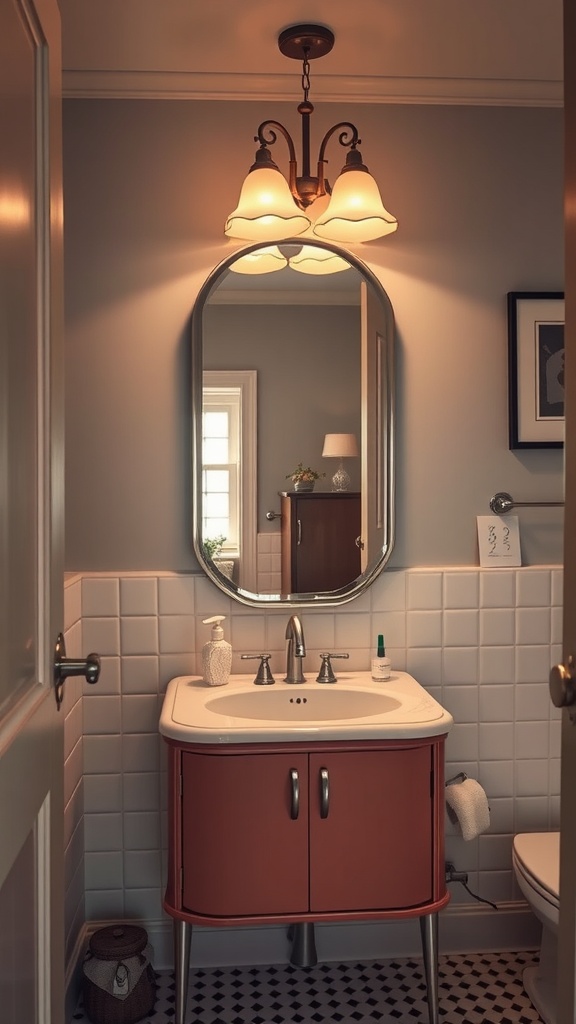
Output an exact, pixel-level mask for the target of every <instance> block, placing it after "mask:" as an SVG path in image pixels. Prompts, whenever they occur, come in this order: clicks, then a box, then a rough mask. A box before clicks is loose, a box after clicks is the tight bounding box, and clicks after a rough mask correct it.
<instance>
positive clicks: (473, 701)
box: [68, 535, 562, 920]
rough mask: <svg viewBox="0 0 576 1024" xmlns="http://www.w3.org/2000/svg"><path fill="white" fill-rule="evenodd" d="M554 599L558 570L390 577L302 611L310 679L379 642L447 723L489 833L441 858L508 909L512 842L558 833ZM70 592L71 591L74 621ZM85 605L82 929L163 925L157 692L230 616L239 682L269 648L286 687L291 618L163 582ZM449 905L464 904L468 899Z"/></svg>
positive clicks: (137, 581) (185, 669)
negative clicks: (552, 694)
mask: <svg viewBox="0 0 576 1024" xmlns="http://www.w3.org/2000/svg"><path fill="white" fill-rule="evenodd" d="M266 536H267V537H269V538H270V537H272V536H274V535H266ZM266 544H267V545H268V550H267V551H265V552H264V553H265V554H271V553H272V552H271V550H270V547H271V541H270V540H268V541H267V542H266ZM561 588H562V570H561V569H558V568H554V567H542V568H533V567H531V568H529V569H518V570H488V569H486V570H484V569H476V568H463V569H454V568H447V569H446V570H443V569H441V568H435V569H411V570H406V571H394V570H389V571H387V572H385V573H383V574H382V576H381V577H380V579H378V580H377V581H376V582H375V583H374V584H373V586H372V587H371V588H370V590H369V592H368V593H367V594H365V595H363V596H362V597H361V598H360V599H358V600H357V601H353V602H351V603H350V604H348V605H345V606H343V607H342V608H341V609H339V610H338V611H333V610H332V609H321V608H319V609H304V610H303V611H302V613H301V617H302V620H303V623H304V628H305V632H306V638H307V646H308V656H307V659H306V664H305V670H306V672H307V674H308V675H309V676H311V677H313V676H314V674H315V669H316V666H317V665H318V664H319V659H318V653H319V652H320V651H321V650H323V649H330V650H334V651H341V652H345V653H348V654H350V660H349V661H348V662H346V668H347V669H350V668H351V669H354V668H356V669H367V668H369V665H370V658H371V656H372V654H373V649H374V645H375V640H376V636H377V634H378V633H384V635H385V637H386V648H387V653H388V654H389V655H390V656H391V658H392V663H393V666H394V667H396V668H406V669H407V671H409V672H411V673H412V674H413V675H414V676H415V677H416V678H417V679H418V680H419V681H420V682H421V683H422V684H423V685H424V686H426V687H428V688H429V689H430V692H432V693H433V694H434V696H435V697H436V698H437V699H439V700H440V701H441V702H442V703H444V704H445V706H446V707H447V708H448V709H449V710H450V711H451V713H452V714H453V716H454V719H455V727H454V729H453V731H452V732H451V734H450V736H449V738H448V742H447V775H454V774H456V773H457V772H458V771H461V770H462V771H466V772H467V773H468V774H469V775H470V776H471V777H473V778H477V779H479V781H480V782H481V783H482V785H483V786H484V787H485V789H486V791H487V794H488V796H489V800H490V805H491V828H490V832H489V833H488V834H487V835H486V836H482V837H480V839H479V840H477V841H475V842H472V843H465V842H464V841H463V840H462V838H461V837H459V836H458V835H454V834H448V836H447V856H448V857H449V859H450V860H452V861H453V862H454V863H455V864H457V866H458V868H459V869H461V870H466V871H469V872H470V885H471V888H472V889H476V890H477V891H478V892H479V893H480V895H484V896H485V897H486V898H488V899H497V900H504V899H511V898H516V897H517V892H516V889H515V887H514V882H513V876H512V870H511V858H510V850H511V839H512V835H513V834H514V832H516V831H519V830H521V829H526V828H531V829H546V828H548V827H554V826H555V825H556V824H557V821H558V807H559V803H558V793H559V772H558V765H559V760H558V759H559V742H560V741H559V726H560V722H559V718H558V713H557V712H556V711H555V710H554V709H553V708H552V705H551V704H550V701H549V699H548V690H547V677H548V671H549V668H550V665H551V664H552V663H553V660H554V654H555V653H556V648H555V647H554V644H556V645H557V644H558V643H559V642H560V638H561V600H562V589H561ZM79 593H80V592H79V590H74V591H73V592H71V593H70V594H69V596H68V607H69V608H70V609H72V608H73V607H74V605H75V603H76V604H77V603H78V598H79ZM81 595H82V601H83V604H82V616H83V618H82V628H83V645H82V646H83V649H84V650H85V651H86V650H88V649H94V650H98V647H99V646H100V645H103V646H101V652H100V653H102V654H104V655H105V657H104V658H103V670H102V681H101V683H100V684H98V686H97V687H88V686H87V685H84V689H83V693H84V697H83V704H84V714H83V722H84V728H83V735H82V737H80V739H78V738H76V740H74V737H75V736H76V737H77V732H78V728H79V726H78V723H79V718H78V712H77V711H74V710H73V708H70V709H69V712H68V713H69V714H70V725H69V730H70V731H69V743H70V744H73V749H71V751H70V754H69V757H70V758H72V757H73V753H74V750H76V752H77V746H78V743H80V745H81V748H82V749H83V756H84V790H83V795H84V800H85V813H86V822H87V836H86V844H87V845H86V854H85V858H86V913H87V917H88V919H89V920H93V919H105V918H108V917H109V916H112V917H117V916H122V915H124V914H125V915H127V916H139V917H141V918H142V919H144V920H145V919H147V918H148V919H149V918H150V917H151V916H152V917H155V918H156V919H159V918H160V917H161V915H162V911H161V899H162V894H163V885H164V878H163V875H162V868H161V864H162V857H163V854H164V861H165V834H164V831H163V829H164V828H165V823H164V811H165V802H166V797H165V788H166V780H165V774H164V772H163V770H162V766H163V764H164V745H163V741H162V740H161V738H160V737H159V735H158V731H157V723H158V717H159V711H160V706H161V700H162V695H163V693H164V691H165V687H166V684H167V682H168V680H169V679H170V678H171V677H172V676H175V675H181V674H191V673H193V672H196V671H198V670H199V668H200V663H201V662H200V652H201V647H202V644H203V643H204V642H205V641H206V640H207V639H208V627H207V626H205V625H204V624H203V622H202V620H203V619H204V618H206V617H207V616H208V615H213V614H217V613H218V614H223V615H225V616H226V617H227V621H226V623H225V627H226V631H227V636H228V637H229V639H230V640H231V642H232V644H233V650H234V660H233V671H237V672H239V671H242V672H245V671H246V666H247V663H246V662H244V661H241V660H240V655H241V654H242V653H258V652H260V651H269V652H270V653H271V655H272V658H271V666H272V669H273V671H274V672H275V674H276V676H277V678H280V677H281V674H282V668H283V664H284V657H285V636H284V634H285V629H286V621H287V614H288V613H287V612H286V610H279V609H272V608H271V609H251V608H249V607H247V606H244V605H239V604H236V603H234V602H232V601H231V600H230V599H229V598H228V597H227V596H226V595H225V594H223V593H222V592H221V591H219V590H218V589H217V588H215V587H214V585H213V584H212V583H210V582H209V581H208V580H206V579H205V578H204V577H200V576H197V577H194V576H185V575H182V576H180V575H176V574H170V573H166V574H159V575H155V574H152V573H147V574H134V575H131V574H129V573H127V574H118V576H114V577H109V576H106V577H95V576H90V575H87V576H85V577H84V578H83V580H82V590H81ZM78 613H79V609H78V611H77V612H76V614H78ZM71 614H73V613H72V612H71ZM75 626H76V620H75V621H74V622H70V624H69V628H70V629H74V628H75ZM336 664H337V663H336ZM70 763H71V764H72V761H71V762H70ZM73 793H74V791H72V792H70V794H69V799H70V800H71V801H72V797H73ZM70 806H71V807H72V806H73V805H72V802H71V804H70ZM120 819H121V824H122V827H121V828H119V824H118V822H119V820H120ZM455 897H456V898H457V900H459V901H464V902H466V901H468V900H469V899H470V897H469V896H468V895H467V894H466V893H465V892H464V891H462V893H459V894H456V891H455Z"/></svg>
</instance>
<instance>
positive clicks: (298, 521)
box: [296, 519, 302, 544]
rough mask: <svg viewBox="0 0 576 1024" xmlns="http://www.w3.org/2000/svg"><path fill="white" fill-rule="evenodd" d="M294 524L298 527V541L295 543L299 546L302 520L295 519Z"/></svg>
mask: <svg viewBox="0 0 576 1024" xmlns="http://www.w3.org/2000/svg"><path fill="white" fill-rule="evenodd" d="M296 523H297V526H298V540H297V541H296V543H297V544H301V543H302V520H301V519H297V520H296Z"/></svg>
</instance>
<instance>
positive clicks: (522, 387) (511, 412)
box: [507, 292, 564, 450]
mask: <svg viewBox="0 0 576 1024" xmlns="http://www.w3.org/2000/svg"><path fill="white" fill-rule="evenodd" d="M507 311H508V447H509V449H510V450H514V449H520V448H562V447H563V446H564V380H563V377H564V292H508V295H507Z"/></svg>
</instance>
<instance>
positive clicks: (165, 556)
mask: <svg viewBox="0 0 576 1024" xmlns="http://www.w3.org/2000/svg"><path fill="white" fill-rule="evenodd" d="M295 107H296V104H294V105H292V104H281V103H279V104H267V103H265V102H263V103H262V104H258V105H255V104H251V103H242V102H237V103H220V102H193V101H189V102H187V101H170V102H163V101H146V100H135V101H115V100H108V101H107V100H101V101H100V100H98V101H97V100H86V101H85V100H68V101H66V102H65V104H64V144H65V148H64V187H65V243H66V249H65V257H66V266H65V271H66V322H67V362H66V372H67V405H66V417H67V437H66V444H67V455H66V459H67V462H66V471H67V504H66V514H67V529H66V537H67V554H66V563H67V568H68V569H70V570H74V569H79V570H80V569H82V570H109V569H110V570H115V571H119V570H130V569H157V570H161V569H164V570H169V569H182V570H185V569H189V568H193V567H194V566H195V564H196V563H195V559H194V556H193V553H192V545H191V541H190V525H189V523H190V501H189V491H190V474H189V427H190V400H189V340H188V335H189V320H190V312H191V309H192V306H193V303H194V300H195V296H196V294H197V292H198V290H199V288H200V286H201V284H202V282H203V281H204V279H205V278H206V277H207V275H208V274H209V272H210V271H211V270H212V269H213V267H214V266H216V265H217V264H218V263H219V262H220V260H222V259H223V258H224V257H225V256H226V255H228V254H229V253H230V252H232V251H233V250H234V249H235V248H237V246H235V245H234V244H233V243H232V242H231V241H229V240H227V239H225V238H224V236H223V234H222V225H223V223H224V220H225V217H226V214H227V213H228V212H229V211H230V210H231V209H232V208H233V207H234V206H235V205H236V201H237V194H238V190H239V186H240V182H241V180H242V178H243V176H244V174H245V173H246V170H247V168H248V166H249V165H250V163H251V162H252V159H253V149H254V145H253V143H252V141H251V140H252V137H253V135H254V131H255V128H256V127H257V124H258V123H259V122H260V121H262V120H263V119H264V118H266V117H276V118H279V119H281V120H283V121H284V123H286V124H287V125H289V126H293V128H294V131H295V132H296V131H297V124H296V122H297V114H296V110H295ZM340 118H342V119H350V120H353V121H355V122H356V123H357V124H358V127H359V129H360V132H361V135H362V138H363V146H362V152H363V156H364V158H365V160H366V162H367V163H368V165H369V166H370V168H371V170H372V172H373V173H374V174H375V175H376V176H377V178H378V180H379V182H380V184H381V188H382V193H383V199H384V203H385V205H386V206H387V207H388V208H389V209H390V210H392V211H393V213H394V214H395V215H396V216H397V217H398V219H399V222H400V227H399V230H398V232H397V234H396V235H393V236H391V237H389V238H387V239H384V240H381V241H376V242H373V243H368V244H366V245H364V246H358V247H356V249H355V250H354V251H355V253H356V255H357V256H359V258H360V259H362V260H363V261H364V262H365V263H366V264H367V265H368V266H369V267H370V269H371V270H372V271H373V272H374V273H375V274H376V275H377V277H378V278H379V280H380V281H381V283H382V285H383V287H384V288H385V289H386V291H387V293H388V295H389V296H390V299H391V302H392V305H393V307H394V310H395V315H396V323H397V354H398V360H397V362H398V367H397V394H398V423H397V435H398V443H397V541H396V548H395V551H394V554H393V556H392V560H391V564H392V565H395V566H417V565H420V566H425V565H445V566H450V565H462V564H464V565H473V564H477V545H476V519H475V517H476V515H478V514H483V513H486V512H487V511H488V500H489V498H490V496H491V495H492V494H493V493H494V492H495V491H497V490H508V491H510V492H511V493H512V494H513V495H514V496H515V497H516V498H518V499H519V500H520V499H528V498H533V499H535V498H539V497H540V498H542V499H546V498H558V497H560V496H561V493H562V452H560V451H528V452H510V451H508V444H507V386H508V385H507V354H506V353H507V334H506V292H508V291H512V290H528V291H530V290H557V289H561V288H562V287H563V224H562V213H563V211H562V112H561V111H559V110H539V109H538V110H527V109H505V108H465V107H446V108H441V107H423V108H419V107H414V106H398V107H391V106H376V105H374V106H360V105H357V106H354V105H349V106H343V107H340V106H338V108H336V107H334V106H332V105H330V104H325V105H319V109H318V110H317V113H316V114H315V120H316V124H315V126H314V137H315V138H316V139H319V138H320V137H321V135H322V133H323V131H324V130H325V129H326V128H328V127H329V125H330V124H331V123H333V122H334V120H336V119H340ZM280 147H281V142H279V143H278V146H277V149H278V150H279V152H278V160H279V161H280V163H282V162H283V160H284V154H283V153H282V152H281V150H280ZM336 148H337V147H336ZM329 156H331V161H332V162H331V167H338V166H339V162H340V161H341V156H340V154H339V153H337V152H331V153H330V154H329ZM521 535H522V546H523V556H524V561H525V562H526V563H529V564H537V563H547V562H559V561H561V557H562V545H561V535H562V514H561V513H560V512H558V511H555V510H534V511H526V512H524V513H523V514H522V518H521Z"/></svg>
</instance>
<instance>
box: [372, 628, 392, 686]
mask: <svg viewBox="0 0 576 1024" xmlns="http://www.w3.org/2000/svg"><path fill="white" fill-rule="evenodd" d="M372 679H374V680H375V681H376V682H377V683H382V682H384V681H385V680H386V679H390V658H387V657H386V648H385V646H384V637H383V635H382V633H379V634H378V643H377V645H376V657H375V658H372Z"/></svg>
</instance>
